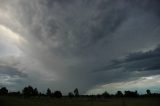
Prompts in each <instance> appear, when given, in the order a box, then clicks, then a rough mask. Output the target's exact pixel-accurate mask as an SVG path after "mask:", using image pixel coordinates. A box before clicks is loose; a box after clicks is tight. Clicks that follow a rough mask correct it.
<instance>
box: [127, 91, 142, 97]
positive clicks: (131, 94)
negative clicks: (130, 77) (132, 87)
mask: <svg viewBox="0 0 160 106" xmlns="http://www.w3.org/2000/svg"><path fill="white" fill-rule="evenodd" d="M125 96H127V97H138V96H139V94H138V92H137V91H135V92H133V91H125Z"/></svg>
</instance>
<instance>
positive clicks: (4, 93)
mask: <svg viewBox="0 0 160 106" xmlns="http://www.w3.org/2000/svg"><path fill="white" fill-rule="evenodd" d="M7 94H8V89H7V88H6V87H2V88H1V89H0V95H7Z"/></svg>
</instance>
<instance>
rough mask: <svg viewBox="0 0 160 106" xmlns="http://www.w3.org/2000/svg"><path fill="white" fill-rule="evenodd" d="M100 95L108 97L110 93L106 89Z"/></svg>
mask: <svg viewBox="0 0 160 106" xmlns="http://www.w3.org/2000/svg"><path fill="white" fill-rule="evenodd" d="M102 96H103V97H110V94H109V93H108V92H107V91H105V92H104V93H102Z"/></svg>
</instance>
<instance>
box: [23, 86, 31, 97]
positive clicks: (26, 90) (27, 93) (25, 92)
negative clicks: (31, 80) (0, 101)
mask: <svg viewBox="0 0 160 106" xmlns="http://www.w3.org/2000/svg"><path fill="white" fill-rule="evenodd" d="M22 93H23V95H24V96H33V94H34V90H33V87H32V86H28V87H25V88H24V89H23V90H22Z"/></svg>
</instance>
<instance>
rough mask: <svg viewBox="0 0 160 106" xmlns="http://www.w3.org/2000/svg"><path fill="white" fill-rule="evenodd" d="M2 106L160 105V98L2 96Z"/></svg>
mask: <svg viewBox="0 0 160 106" xmlns="http://www.w3.org/2000/svg"><path fill="white" fill-rule="evenodd" d="M0 106H160V98H151V97H150V98H149V97H146V98H142V97H141V98H108V99H107V98H97V99H96V98H61V99H56V98H48V97H33V98H23V97H0Z"/></svg>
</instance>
